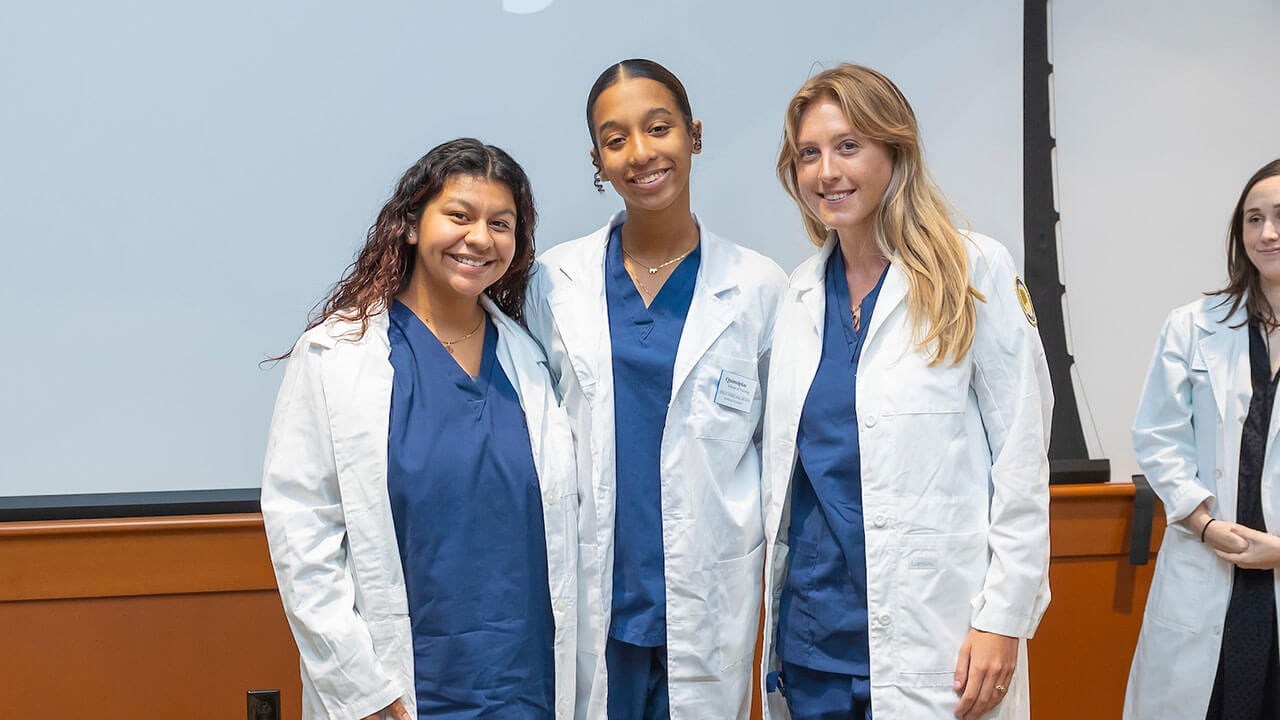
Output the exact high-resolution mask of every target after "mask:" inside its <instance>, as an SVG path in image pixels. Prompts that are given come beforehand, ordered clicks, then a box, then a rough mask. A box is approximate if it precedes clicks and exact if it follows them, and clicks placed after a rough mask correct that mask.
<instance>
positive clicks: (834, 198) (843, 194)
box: [818, 190, 853, 202]
mask: <svg viewBox="0 0 1280 720" xmlns="http://www.w3.org/2000/svg"><path fill="white" fill-rule="evenodd" d="M852 194H853V191H852V190H840V191H839V192H829V193H818V197H820V198H822V199H823V200H825V201H827V202H840V201H841V200H843V199H845V198H847V197H849V196H850V195H852Z"/></svg>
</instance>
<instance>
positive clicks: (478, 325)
mask: <svg viewBox="0 0 1280 720" xmlns="http://www.w3.org/2000/svg"><path fill="white" fill-rule="evenodd" d="M481 327H484V314H481V315H480V322H478V323H476V326H475V327H473V328H471V332H469V333H467V334H466V335H463V336H462V337H460V338H458V339H457V340H443V339H440V338H439V336H438V335H437V336H436V338H437V339H440V344H441V345H443V346H444V349H445V350H448V351H449V354H450V355H452V354H453V346H454V345H457V344H458V343H460V342H462V341H463V340H467V339H469V338H470V337H471V336H472V335H475V334H476V333H478V332H480V328H481Z"/></svg>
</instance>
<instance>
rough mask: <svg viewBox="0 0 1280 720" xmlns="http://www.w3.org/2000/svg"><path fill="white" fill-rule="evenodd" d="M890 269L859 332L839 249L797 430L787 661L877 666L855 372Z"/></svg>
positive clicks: (842, 669) (827, 667) (826, 666)
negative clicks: (870, 629)
mask: <svg viewBox="0 0 1280 720" xmlns="http://www.w3.org/2000/svg"><path fill="white" fill-rule="evenodd" d="M885 271H886V272H883V273H881V274H880V280H879V281H878V282H877V283H876V286H875V287H874V288H872V290H871V292H869V293H867V295H866V297H864V298H863V299H862V303H861V311H860V314H861V323H860V327H859V328H858V329H857V330H855V329H854V328H853V317H852V314H851V313H850V312H849V282H848V280H847V279H846V278H845V274H844V272H845V270H844V256H843V255H842V254H841V253H840V250H839V248H837V249H836V251H835V252H833V253H831V258H830V259H829V260H828V261H827V273H826V297H827V309H826V314H825V319H824V322H823V333H822V357H821V359H820V360H819V362H818V371H817V374H815V375H814V378H813V384H812V385H810V386H809V394H808V395H807V396H806V398H805V401H804V409H803V411H802V412H801V415H800V426H799V429H798V432H797V434H796V452H797V456H798V461H797V462H796V468H795V475H794V476H793V478H792V481H791V529H790V531H789V534H788V544H789V545H790V546H791V554H790V563H789V565H788V570H787V579H786V582H785V583H784V585H783V589H782V598H781V601H780V607H779V613H778V656H779V657H780V658H781V659H782V660H784V661H786V662H788V663H791V664H793V665H799V666H802V667H806V668H811V669H814V670H822V671H824V672H829V673H839V674H843V675H856V676H861V677H867V676H868V675H869V674H870V672H871V670H870V649H869V647H868V639H867V556H866V537H865V535H864V530H863V526H862V459H861V453H860V450H859V447H858V413H857V404H856V401H857V385H856V383H855V379H856V377H857V374H858V358H859V356H860V355H861V353H862V343H863V340H865V339H866V335H867V328H868V327H870V325H871V314H872V312H873V311H874V309H875V305H876V298H877V297H879V295H880V287H881V285H883V284H884V278H885V275H886V274H887V271H888V268H887V267H886V268H885Z"/></svg>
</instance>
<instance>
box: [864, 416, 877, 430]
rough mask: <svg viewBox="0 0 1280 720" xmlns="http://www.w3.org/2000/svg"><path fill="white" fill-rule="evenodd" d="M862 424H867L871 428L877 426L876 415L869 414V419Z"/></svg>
mask: <svg viewBox="0 0 1280 720" xmlns="http://www.w3.org/2000/svg"><path fill="white" fill-rule="evenodd" d="M862 424H863V425H866V426H867V427H869V428H871V427H875V426H876V416H875V415H868V416H867V419H866V420H863V421H862Z"/></svg>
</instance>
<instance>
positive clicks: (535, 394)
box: [480, 296, 547, 475]
mask: <svg viewBox="0 0 1280 720" xmlns="http://www.w3.org/2000/svg"><path fill="white" fill-rule="evenodd" d="M480 304H481V305H482V306H483V307H484V309H485V310H486V311H487V312H488V313H489V315H490V316H491V317H492V318H493V321H494V324H496V325H497V326H498V347H497V355H498V364H499V365H500V366H501V367H502V371H503V372H504V373H505V374H506V376H507V379H508V380H510V381H511V386H512V387H513V388H514V389H515V391H516V396H517V397H519V398H520V408H521V409H522V410H524V419H525V424H526V425H527V426H528V428H529V445H530V449H531V450H532V451H533V464H534V466H535V467H536V468H537V469H538V472H539V475H543V474H544V472H543V471H544V469H545V466H544V463H543V448H542V438H543V437H544V434H543V431H542V423H543V422H544V420H545V418H544V417H543V416H544V415H545V411H544V409H545V408H546V407H547V398H546V394H547V383H546V382H538V380H537V379H536V378H532V377H530V376H529V372H530V370H531V369H534V368H536V370H537V371H538V372H542V373H545V372H547V369H546V367H545V365H546V361H544V360H542V359H541V358H536V359H535V358H533V357H530V356H528V355H527V353H521V352H520V348H519V345H518V344H516V343H515V342H513V339H512V336H513V335H514V334H517V333H523V332H524V330H522V329H520V328H519V327H518V326H516V324H515V322H514V321H512V320H511V318H509V317H507V316H506V315H505V314H504V313H503V312H502V311H501V310H499V309H498V307H497V306H496V305H494V304H493V301H491V300H490V299H489V298H488V296H481V297H480ZM535 360H536V361H535Z"/></svg>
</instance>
